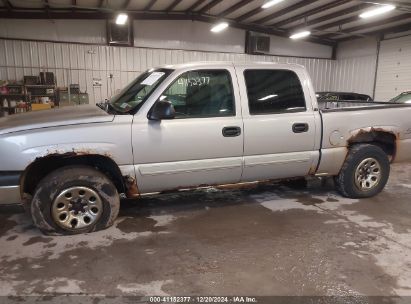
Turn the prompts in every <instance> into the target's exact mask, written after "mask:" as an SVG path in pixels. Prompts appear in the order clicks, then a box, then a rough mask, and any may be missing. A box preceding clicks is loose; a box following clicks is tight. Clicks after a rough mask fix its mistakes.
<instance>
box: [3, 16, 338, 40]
mask: <svg viewBox="0 0 411 304" xmlns="http://www.w3.org/2000/svg"><path fill="white" fill-rule="evenodd" d="M128 15H129V16H130V18H133V19H140V20H195V21H201V22H207V23H215V22H216V21H217V20H219V18H218V17H217V16H210V15H203V14H192V15H190V14H187V13H174V14H169V13H165V12H161V13H159V12H155V13H154V12H130V11H129V12H128ZM23 16H24V17H23ZM113 17H114V13H113V12H103V11H89V12H80V11H76V12H75V13H73V12H67V11H61V10H58V11H57V10H50V11H49V12H48V13H46V12H45V11H44V10H38V11H37V12H33V11H32V12H30V13H28V12H24V11H15V10H14V11H12V12H6V11H0V18H15V19H21V18H25V19H46V18H51V19H89V20H102V19H110V18H113ZM229 22H230V26H231V27H233V28H238V29H242V30H246V31H253V32H259V33H264V34H268V35H275V36H280V37H288V36H289V34H288V33H287V32H286V31H280V30H276V29H273V28H269V27H265V26H258V25H253V24H243V23H239V22H236V21H235V20H229ZM306 41H310V42H313V43H319V44H324V45H329V46H333V45H334V44H335V43H334V42H333V41H332V40H329V39H321V38H318V37H315V36H312V37H310V38H308V39H306Z"/></svg>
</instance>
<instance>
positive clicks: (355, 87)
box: [331, 55, 377, 96]
mask: <svg viewBox="0 0 411 304" xmlns="http://www.w3.org/2000/svg"><path fill="white" fill-rule="evenodd" d="M376 60H377V57H376V56H375V55H370V56H363V57H358V58H345V59H338V60H337V61H336V64H335V71H334V78H333V81H332V86H331V90H333V91H340V92H356V93H362V94H367V95H370V96H372V95H373V90H374V78H375V64H376Z"/></svg>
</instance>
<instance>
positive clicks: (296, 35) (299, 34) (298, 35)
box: [290, 31, 311, 39]
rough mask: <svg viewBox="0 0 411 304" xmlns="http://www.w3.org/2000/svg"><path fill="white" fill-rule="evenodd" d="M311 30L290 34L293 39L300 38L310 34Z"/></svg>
mask: <svg viewBox="0 0 411 304" xmlns="http://www.w3.org/2000/svg"><path fill="white" fill-rule="evenodd" d="M310 35H311V32H310V31H303V32H299V33H295V34H293V35H291V36H290V38H291V39H300V38H304V37H307V36H310Z"/></svg>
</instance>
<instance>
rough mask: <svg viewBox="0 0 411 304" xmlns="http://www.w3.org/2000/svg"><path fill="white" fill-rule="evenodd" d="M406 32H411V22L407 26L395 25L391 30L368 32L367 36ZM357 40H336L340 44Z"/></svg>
mask: <svg viewBox="0 0 411 304" xmlns="http://www.w3.org/2000/svg"><path fill="white" fill-rule="evenodd" d="M406 31H411V22H410V23H407V24H401V25H395V26H392V27H389V28H385V29H380V30H376V31H372V32H368V33H366V34H367V36H373V35H374V36H375V35H378V36H383V35H387V34H396V33H401V32H406ZM355 38H356V37H355V36H354V37H353V36H350V37H343V38H341V39H339V38H338V37H336V38H335V39H338V42H343V41H348V40H353V39H355Z"/></svg>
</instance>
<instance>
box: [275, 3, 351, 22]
mask: <svg viewBox="0 0 411 304" xmlns="http://www.w3.org/2000/svg"><path fill="white" fill-rule="evenodd" d="M350 2H351V0H338V1H334V2H331V3H328V4H325V5H321V6H319V7H316V8H313V9H311V10H309V11H306V12H303V13H301V14H298V15H296V16H293V17H290V18H287V19H285V20H282V21H280V22H277V23H274V24H270V25H271V26H274V27H282V26H284V25H286V24H289V23H292V22H294V21H298V20H300V19H303V18H307V17H309V16H311V15H315V14H318V13H322V12H324V11H326V10H329V9H333V8H336V7H339V6H341V5H344V4H347V3H350Z"/></svg>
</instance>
